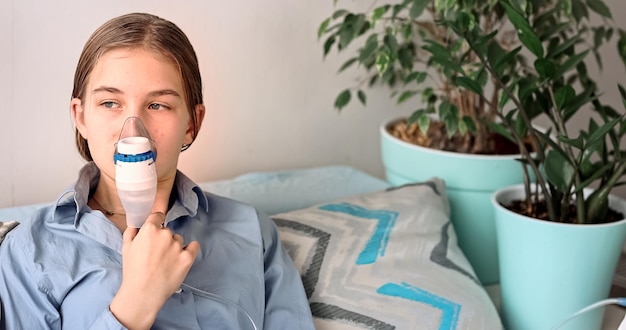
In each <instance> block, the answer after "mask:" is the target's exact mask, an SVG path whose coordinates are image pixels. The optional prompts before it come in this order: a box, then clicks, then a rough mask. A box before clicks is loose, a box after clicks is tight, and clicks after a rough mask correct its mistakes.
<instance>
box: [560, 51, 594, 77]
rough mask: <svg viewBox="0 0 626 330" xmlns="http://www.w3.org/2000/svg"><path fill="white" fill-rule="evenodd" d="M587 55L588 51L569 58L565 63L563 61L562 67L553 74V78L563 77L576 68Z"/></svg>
mask: <svg viewBox="0 0 626 330" xmlns="http://www.w3.org/2000/svg"><path fill="white" fill-rule="evenodd" d="M588 53H589V50H585V51H584V52H582V53H580V54H575V55H572V56H571V57H570V58H568V59H567V61H565V63H563V65H561V66H560V67H558V68H557V71H556V73H555V74H554V77H555V78H557V77H560V76H562V75H564V74H565V73H566V72H568V71H570V70H571V69H573V68H574V67H576V65H577V64H578V63H579V62H581V61H582V60H584V59H585V57H586V56H587V54H588Z"/></svg>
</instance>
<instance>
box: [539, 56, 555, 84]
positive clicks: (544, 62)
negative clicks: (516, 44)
mask: <svg viewBox="0 0 626 330" xmlns="http://www.w3.org/2000/svg"><path fill="white" fill-rule="evenodd" d="M535 70H537V73H539V76H540V77H541V78H544V79H554V77H555V74H556V64H555V63H554V61H553V60H551V59H549V58H538V59H537V60H536V61H535Z"/></svg>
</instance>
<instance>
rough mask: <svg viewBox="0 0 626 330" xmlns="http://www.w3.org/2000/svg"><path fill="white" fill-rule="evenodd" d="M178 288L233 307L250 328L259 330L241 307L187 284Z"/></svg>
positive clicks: (182, 284)
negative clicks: (242, 316)
mask: <svg viewBox="0 0 626 330" xmlns="http://www.w3.org/2000/svg"><path fill="white" fill-rule="evenodd" d="M180 287H181V288H185V289H187V290H189V291H191V292H192V293H195V294H197V295H199V296H202V297H204V298H207V299H211V300H215V301H219V302H221V303H224V304H226V305H229V306H232V307H235V308H236V309H237V310H238V311H239V312H241V313H242V314H243V315H245V316H246V319H248V321H250V324H251V325H252V328H253V329H254V330H259V328H258V327H257V326H256V323H254V320H253V319H252V316H250V314H248V312H246V311H245V310H244V309H243V308H242V307H241V306H239V305H237V304H235V303H234V302H232V301H229V300H226V299H224V298H222V297H221V296H219V295H217V294H215V293H211V292H206V291H202V290H200V289H196V288H194V287H192V286H190V285H188V284H185V283H184V282H183V283H181V285H180Z"/></svg>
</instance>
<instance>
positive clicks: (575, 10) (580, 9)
mask: <svg viewBox="0 0 626 330" xmlns="http://www.w3.org/2000/svg"><path fill="white" fill-rule="evenodd" d="M572 15H574V19H575V20H576V22H578V23H580V22H581V21H582V20H583V18H587V19H588V18H589V11H588V10H587V5H586V4H584V3H583V2H582V1H581V0H572Z"/></svg>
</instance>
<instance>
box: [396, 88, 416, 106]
mask: <svg viewBox="0 0 626 330" xmlns="http://www.w3.org/2000/svg"><path fill="white" fill-rule="evenodd" d="M415 94H417V92H416V91H404V92H402V94H400V96H399V97H398V104H400V103H403V102H405V101H406V100H408V99H410V98H412V97H413V95H415Z"/></svg>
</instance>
